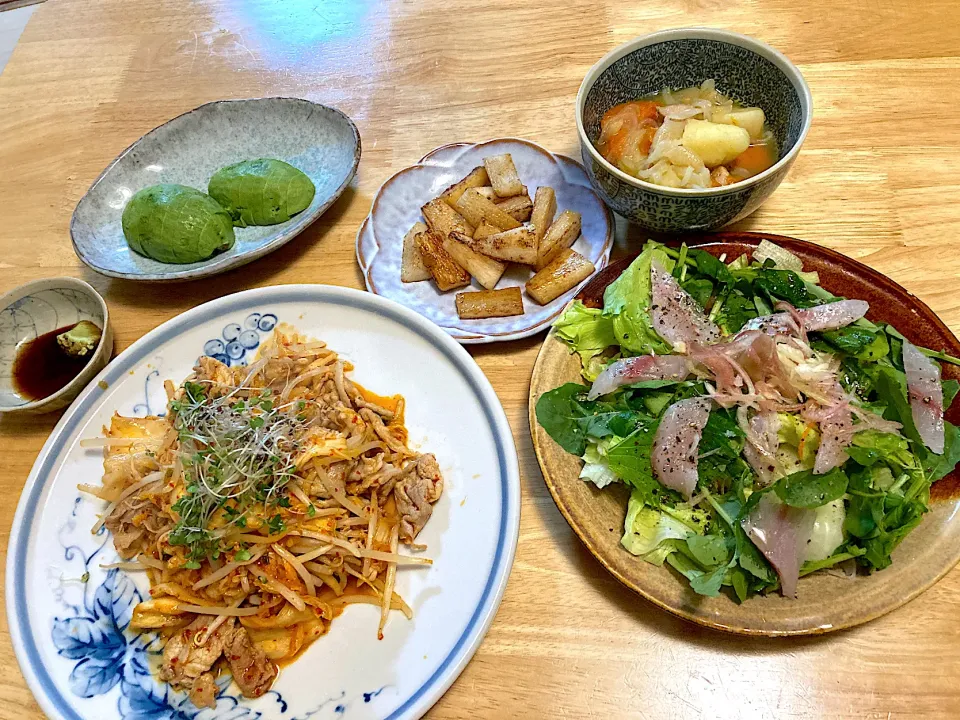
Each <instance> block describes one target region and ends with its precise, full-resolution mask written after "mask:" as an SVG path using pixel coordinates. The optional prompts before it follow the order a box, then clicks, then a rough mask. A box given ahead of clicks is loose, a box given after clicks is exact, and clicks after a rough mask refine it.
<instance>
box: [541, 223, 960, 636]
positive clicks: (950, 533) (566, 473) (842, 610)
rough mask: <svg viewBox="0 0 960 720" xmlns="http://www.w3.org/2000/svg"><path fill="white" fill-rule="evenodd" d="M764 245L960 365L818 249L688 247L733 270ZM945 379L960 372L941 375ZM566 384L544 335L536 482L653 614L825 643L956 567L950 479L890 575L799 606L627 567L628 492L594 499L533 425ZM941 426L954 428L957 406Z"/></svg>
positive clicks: (950, 346) (595, 296)
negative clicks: (701, 589)
mask: <svg viewBox="0 0 960 720" xmlns="http://www.w3.org/2000/svg"><path fill="white" fill-rule="evenodd" d="M764 238H766V239H768V240H771V241H772V242H776V243H777V244H778V245H780V246H782V247H784V248H786V249H787V250H789V251H790V252H792V253H794V254H795V255H797V256H798V257H800V258H801V259H802V260H803V264H804V269H805V270H816V271H817V272H818V273H820V284H821V285H822V286H823V287H824V288H826V289H827V290H829V291H830V292H832V293H834V294H836V295H842V296H844V297H848V298H859V299H863V300H867V301H868V302H869V303H870V312H868V313H867V317H868V318H869V319H871V320H875V321H883V322H887V323H890V324H892V325H894V326H895V327H896V328H897V329H898V330H900V331H901V332H902V333H903V334H904V335H905V336H906V337H908V338H909V339H910V340H911V341H912V342H914V343H916V344H917V345H922V346H924V347H928V348H932V349H935V350H943V351H945V352H947V353H949V354H951V355H954V356H960V342H958V341H957V338H956V337H954V335H953V333H951V332H950V330H949V329H948V328H947V326H946V325H944V324H943V322H942V321H941V320H940V319H939V318H938V317H937V316H936V315H935V314H934V313H933V311H932V310H931V309H930V308H929V307H927V306H926V305H925V304H924V303H923V302H921V301H920V300H919V299H918V298H916V297H915V296H913V295H911V294H910V293H909V292H907V291H906V290H905V289H904V288H902V287H900V286H899V285H898V284H897V283H895V282H893V281H892V280H891V279H890V278H888V277H886V276H884V275H881V274H880V273H878V272H877V271H875V270H872V269H870V268H869V267H867V266H865V265H862V264H861V263H858V262H857V261H855V260H851V259H850V258H848V257H845V256H843V255H841V254H840V253H837V252H835V251H833V250H830V249H828V248H825V247H821V246H819V245H814V244H812V243H808V242H804V241H802V240H795V239H793V238H787V237H782V236H779V235H768V234H765V233H716V234H713V235H704V236H699V237H693V238H690V237H687V238H685V240H686V242H687V244H688V245H697V246H698V247H700V248H702V249H703V250H707V251H708V252H710V253H712V254H714V255H721V254H726V259H727V261H729V260H733V259H734V258H736V257H738V256H739V255H741V254H743V253H744V252H746V251H749V250H752V249H753V248H755V247H756V246H757V244H758V243H759V241H760V240H761V239H764ZM631 259H632V258H626V259H623V260H621V261H619V262H615V263H613V264H611V265H610V266H608V267H607V268H605V269H604V270H603V271H602V272H600V273H599V274H598V275H596V276H595V277H594V278H593V280H591V281H590V283H588V284H587V286H586V287H584V288H583V290H582V292H581V293H580V295H579V296H578V297H580V299H582V300H583V301H584V302H585V303H586V304H588V305H593V306H598V305H599V304H601V303H602V298H603V291H604V290H605V289H606V287H607V285H609V284H610V283H611V282H613V280H614V279H616V278H617V277H618V276H619V274H620V273H621V272H623V270H624V268H626V266H627V265H628V264H629V262H630V260H631ZM943 374H944V377H945V378H956V379H960V371H958V368H956V367H954V366H952V365H946V364H945V365H944V366H943ZM566 382H582V380H581V378H580V360H579V358H578V357H577V356H576V355H575V354H572V353H570V352H569V351H568V350H567V347H566V346H565V345H564V344H563V343H562V342H561V341H560V340H558V339H557V338H556V337H555V336H554V334H553V333H552V332H551V333H550V334H549V335H548V336H547V339H546V341H545V342H544V344H543V347H542V348H541V350H540V354H539V356H538V357H537V362H536V365H535V366H534V369H533V377H532V378H531V381H530V406H529V413H530V428H531V434H532V435H533V445H534V449H535V451H536V453H537V459H538V461H539V462H540V467H541V469H542V470H543V478H544V480H545V482H546V483H547V487H548V488H549V489H550V493H551V494H552V495H553V499H554V500H555V501H556V503H557V507H559V508H560V512H561V513H563V516H564V517H565V518H566V519H567V522H568V523H570V527H572V528H573V530H574V532H575V533H576V534H577V535H578V536H579V537H580V539H581V540H582V541H583V543H584V544H585V545H586V546H587V548H588V549H589V550H590V552H591V553H593V555H594V556H595V557H596V558H597V559H598V560H599V561H600V562H601V563H602V564H603V565H604V566H605V567H606V568H607V569H608V570H609V571H610V572H611V573H613V575H614V576H615V577H616V578H617V579H618V580H620V582H622V583H623V584H624V585H626V586H627V587H629V588H631V589H632V590H634V591H636V592H637V593H639V594H640V595H642V596H643V597H645V598H646V599H647V600H650V601H651V602H652V603H654V604H655V605H658V606H659V607H661V608H663V609H664V610H667V611H669V612H671V613H674V614H675V615H679V616H680V617H683V618H686V619H687V620H692V621H693V622H696V623H699V624H701V625H706V626H708V627H712V628H716V629H718V630H725V631H727V632H733V633H739V634H743V635H766V636H784V635H806V634H819V633H826V632H830V631H832V630H840V629H842V628H848V627H852V626H854V625H859V624H860V623H864V622H867V621H869V620H873V619H874V618H877V617H880V616H881V615H883V614H885V613H888V612H890V611H891V610H894V609H895V608H898V607H900V606H901V605H903V604H905V603H907V602H909V601H910V600H912V599H913V598H915V597H917V595H919V594H920V593H922V592H923V591H924V590H926V589H927V588H929V587H930V586H931V585H933V584H934V583H935V582H937V580H939V579H940V578H941V577H943V576H944V575H945V574H946V573H947V572H948V571H949V570H950V569H951V568H952V567H953V566H954V565H955V564H956V563H957V561H958V560H960V522H958V521H954V520H953V516H954V515H955V514H956V513H957V511H958V510H960V498H958V497H957V492H956V491H957V490H958V486H960V477H958V473H956V472H954V473H952V474H951V475H948V476H947V477H945V478H944V479H943V480H940V481H939V482H938V483H936V484H935V485H934V488H933V500H932V502H931V507H930V512H929V513H928V514H927V515H926V516H925V517H924V519H923V522H922V523H921V524H920V526H919V527H917V528H916V529H915V530H914V531H913V532H912V533H910V534H909V535H908V536H907V538H906V539H905V540H904V541H903V543H902V544H901V545H900V547H898V548H897V550H896V551H895V552H894V554H893V565H891V566H890V567H888V568H886V569H885V570H883V571H881V572H878V573H873V574H872V575H857V576H855V577H853V578H843V577H836V576H833V575H826V574H824V573H817V574H814V575H811V576H808V577H805V578H802V579H801V580H800V585H799V597H798V598H797V599H796V600H791V599H787V598H784V597H781V596H780V595H775V594H771V595H769V596H763V597H754V598H751V599H749V600H747V601H746V602H745V603H743V604H740V605H738V604H737V603H736V602H734V600H732V599H731V598H730V597H728V596H727V595H725V594H721V595H720V596H719V597H715V598H711V597H703V596H701V595H697V594H696V593H694V592H693V591H692V590H690V588H689V587H688V586H687V583H686V581H684V580H683V579H682V578H681V576H680V575H679V574H677V573H676V572H674V571H673V570H672V569H670V568H669V567H667V566H666V565H665V566H664V567H656V566H654V565H650V564H649V563H646V562H644V561H643V560H641V559H640V558H637V557H634V556H633V555H631V554H630V553H628V552H627V551H626V550H624V549H623V548H622V547H621V546H620V536H621V535H622V534H623V520H624V516H625V514H626V506H627V498H628V495H629V491H628V490H627V488H626V487H625V486H624V485H622V484H617V485H616V486H610V487H607V488H606V489H604V490H599V489H597V488H596V487H594V486H593V485H592V484H589V483H586V482H584V481H583V480H580V479H579V474H580V468H581V465H582V463H581V461H580V459H579V458H577V457H574V456H573V455H570V454H568V453H566V452H565V451H564V450H563V449H561V448H560V446H559V445H557V444H556V443H555V442H554V441H553V440H552V439H551V438H550V436H549V435H547V433H546V432H545V431H544V430H543V428H541V427H540V426H539V424H538V423H537V421H536V416H535V413H534V408H535V407H536V402H537V400H538V399H539V398H540V395H542V394H543V393H544V392H546V391H548V390H552V389H553V388H555V387H557V386H559V385H562V384H563V383H566ZM947 418H948V419H949V420H950V421H951V422H953V423H955V424H960V405H958V404H956V403H955V404H954V407H953V409H952V410H951V411H950V412H948V413H947Z"/></svg>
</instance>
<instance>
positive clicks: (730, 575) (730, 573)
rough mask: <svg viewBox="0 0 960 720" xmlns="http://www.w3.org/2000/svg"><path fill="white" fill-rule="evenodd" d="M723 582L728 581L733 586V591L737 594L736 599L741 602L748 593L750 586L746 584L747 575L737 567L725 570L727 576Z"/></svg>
mask: <svg viewBox="0 0 960 720" xmlns="http://www.w3.org/2000/svg"><path fill="white" fill-rule="evenodd" d="M725 582H729V584H730V585H732V586H733V591H734V592H735V593H736V595H737V600H739V601H740V602H743V601H744V600H746V599H747V597H748V596H749V595H750V586H749V585H748V584H747V575H746V573H744V571H743V570H742V569H741V568H739V567H735V568H729V569H728V570H727V578H726V580H725Z"/></svg>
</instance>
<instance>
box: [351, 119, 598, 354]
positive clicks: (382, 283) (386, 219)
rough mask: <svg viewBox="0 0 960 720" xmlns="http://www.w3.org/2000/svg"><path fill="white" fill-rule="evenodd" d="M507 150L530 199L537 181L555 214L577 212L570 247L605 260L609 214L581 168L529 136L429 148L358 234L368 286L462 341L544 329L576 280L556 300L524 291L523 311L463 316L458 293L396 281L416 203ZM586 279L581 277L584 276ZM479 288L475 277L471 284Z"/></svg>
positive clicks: (523, 272) (522, 271)
mask: <svg viewBox="0 0 960 720" xmlns="http://www.w3.org/2000/svg"><path fill="white" fill-rule="evenodd" d="M501 153H510V154H511V155H512V156H513V162H514V164H515V165H516V166H517V172H518V173H519V175H520V179H521V180H522V181H523V183H524V184H525V185H526V186H527V189H528V192H529V194H530V197H533V196H534V194H535V193H536V191H537V188H538V187H542V186H545V185H546V186H549V187H552V188H553V189H554V191H555V192H556V195H557V212H558V213H560V212H562V211H563V210H574V211H576V212H578V213H580V217H581V226H582V229H581V234H580V237H579V238H578V239H577V241H576V242H575V243H574V245H573V249H574V250H576V251H577V252H579V253H580V254H581V255H583V256H584V257H585V258H587V259H588V260H589V261H590V262H592V263H593V264H594V265H595V266H596V268H597V270H600V269H601V268H603V267H604V266H605V265H606V264H607V259H608V258H609V257H610V249H611V248H612V247H613V230H614V224H613V214H612V213H611V212H610V210H609V209H608V208H607V206H606V205H604V204H603V201H602V200H600V197H599V196H598V195H597V193H595V192H594V190H593V188H592V187H591V186H590V180H589V179H588V178H587V174H586V172H584V169H583V167H582V166H581V165H580V163H578V162H577V161H576V160H571V159H570V158H568V157H566V156H565V155H555V154H554V153H551V152H548V151H547V150H544V149H543V148H542V147H540V146H539V145H536V144H534V143H532V142H530V141H529V140H520V139H518V138H499V139H497V140H488V141H487V142H483V143H453V144H452V145H444V146H442V147H439V148H436V149H435V150H432V151H430V152H429V153H427V155H425V156H424V157H423V158H421V159H420V162H418V163H417V164H416V165H411V166H410V167H408V168H404V169H403V170H401V171H400V172H398V173H397V174H396V175H394V176H393V177H392V178H390V179H389V180H387V181H386V182H385V183H384V184H383V185H382V186H381V188H380V190H379V191H378V192H377V196H376V197H375V198H374V200H373V205H372V206H371V208H370V214H369V215H368V216H367V218H366V220H364V221H363V225H361V226H360V230H359V232H358V233H357V262H358V263H359V264H360V270H361V271H362V272H363V278H364V281H365V282H366V284H367V290H369V291H370V292H372V293H376V294H378V295H383V296H384V297H388V298H390V299H391V300H396V301H397V302H398V303H400V304H402V305H406V306H407V307H408V308H410V309H411V310H415V311H417V312H418V313H420V314H421V315H423V316H424V317H427V318H429V319H430V320H432V321H433V322H435V323H436V324H437V325H439V326H440V327H442V328H443V329H444V330H446V331H447V332H448V333H449V334H450V335H451V336H453V337H455V338H456V339H457V340H459V341H460V342H461V343H488V342H496V341H498V340H516V339H518V338H523V337H528V336H530V335H533V334H535V333H538V332H542V331H545V330H547V329H548V328H549V327H550V323H551V322H552V321H553V320H554V318H556V317H557V316H558V315H559V314H560V313H561V312H563V308H564V307H565V306H566V304H567V302H569V301H570V299H571V298H572V297H573V296H574V295H576V294H577V291H578V290H579V288H580V286H581V285H582V283H581V285H578V286H577V287H575V288H571V289H570V290H568V291H567V292H565V293H564V294H563V295H561V296H560V297H558V298H556V299H555V300H554V301H553V302H549V303H547V304H546V305H538V304H537V303H536V302H534V301H533V300H532V299H531V298H530V297H529V296H528V295H526V294H524V298H523V306H524V313H523V315H517V316H514V317H502V318H484V319H481V320H461V319H460V317H459V315H457V309H456V305H455V301H454V298H455V296H456V292H440V291H439V290H438V289H437V286H436V284H435V283H434V282H432V281H429V280H425V281H423V282H414V283H404V282H401V281H400V260H401V257H402V255H403V236H404V235H406V234H407V231H408V230H410V228H411V226H412V225H413V224H414V223H416V222H418V221H420V220H422V217H421V214H420V208H421V207H422V206H423V205H424V204H426V203H427V202H429V201H430V200H432V199H433V198H435V197H436V196H437V195H439V194H440V193H441V192H443V191H444V190H445V189H446V188H448V187H450V186H451V185H453V183H455V182H457V181H458V180H460V179H462V178H463V176H464V175H466V174H467V173H469V172H470V171H471V170H473V169H474V168H475V167H477V166H478V165H482V164H483V158H485V157H487V156H490V155H499V154H501ZM530 276H531V272H530V270H529V268H524V267H522V266H518V265H516V266H512V267H509V268H508V269H507V272H506V273H505V274H504V276H503V278H502V279H501V280H500V282H499V283H498V284H497V287H498V288H505V287H511V286H515V287H521V288H522V287H523V284H524V283H525V282H526V281H527V280H529V279H530ZM584 282H586V281H584ZM463 289H465V290H471V289H473V290H480V289H482V288H481V287H480V285H479V284H477V282H476V281H474V282H473V287H472V288H463Z"/></svg>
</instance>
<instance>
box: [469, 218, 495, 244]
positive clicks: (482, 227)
mask: <svg viewBox="0 0 960 720" xmlns="http://www.w3.org/2000/svg"><path fill="white" fill-rule="evenodd" d="M498 232H500V228H498V227H497V226H496V225H491V224H490V223H488V222H487V221H486V220H484V221H483V222H481V223H480V224H479V225H477V229H476V230H475V231H474V233H473V237H474V239H475V240H482V239H483V238H485V237H487V236H488V235H496V234H497V233H498Z"/></svg>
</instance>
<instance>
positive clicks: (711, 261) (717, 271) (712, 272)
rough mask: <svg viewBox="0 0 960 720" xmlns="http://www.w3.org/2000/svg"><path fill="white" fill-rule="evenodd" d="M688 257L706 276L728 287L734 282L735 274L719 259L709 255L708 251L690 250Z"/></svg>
mask: <svg viewBox="0 0 960 720" xmlns="http://www.w3.org/2000/svg"><path fill="white" fill-rule="evenodd" d="M687 256H688V257H690V258H691V259H692V260H693V261H694V262H695V263H696V264H697V270H699V271H700V272H702V273H703V274H704V275H707V276H709V277H711V278H713V279H714V280H717V281H719V282H721V283H723V284H724V285H728V284H730V283H732V282H733V274H732V273H731V272H730V270H729V269H728V268H727V266H726V265H724V264H723V263H722V262H720V261H719V260H718V259H717V258H715V257H714V256H713V255H711V254H710V253H708V252H707V251H706V250H697V249H696V248H690V249H689V250H688V251H687Z"/></svg>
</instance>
